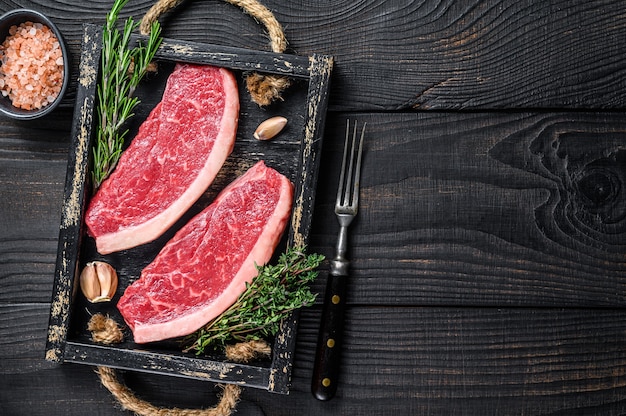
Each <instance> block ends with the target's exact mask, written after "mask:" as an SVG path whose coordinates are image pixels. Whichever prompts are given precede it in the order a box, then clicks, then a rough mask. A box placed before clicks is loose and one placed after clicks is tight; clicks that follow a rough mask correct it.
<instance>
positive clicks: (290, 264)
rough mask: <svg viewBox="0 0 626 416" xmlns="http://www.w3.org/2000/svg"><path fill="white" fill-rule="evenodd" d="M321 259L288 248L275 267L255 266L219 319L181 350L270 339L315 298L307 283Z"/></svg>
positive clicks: (199, 351) (189, 339) (314, 273)
mask: <svg viewBox="0 0 626 416" xmlns="http://www.w3.org/2000/svg"><path fill="white" fill-rule="evenodd" d="M323 260H324V256H323V255H320V254H308V255H307V254H305V250H304V249H303V248H288V249H287V251H286V252H285V253H283V254H281V255H280V257H279V259H278V262H277V264H275V265H265V266H260V267H259V266H258V267H257V270H258V275H257V276H256V277H255V278H254V279H253V280H252V282H251V283H250V284H247V285H246V290H245V291H244V292H243V293H242V294H241V295H240V296H239V298H238V299H237V301H235V303H234V304H233V305H231V306H230V307H229V308H228V309H227V310H226V311H224V312H223V313H222V314H221V315H220V316H218V317H217V318H215V319H213V320H212V321H211V322H209V323H208V324H206V325H205V326H204V327H203V328H201V329H199V330H198V331H196V332H195V333H193V334H191V335H190V336H188V337H187V338H186V339H185V340H184V343H185V345H188V346H187V347H186V348H185V349H184V351H185V352H189V351H195V352H196V353H197V354H202V353H204V352H205V351H206V350H207V349H209V348H218V347H223V346H224V345H225V344H226V343H227V342H228V341H237V342H242V341H248V340H259V339H261V338H266V337H270V336H274V335H275V334H276V333H277V332H278V330H279V327H280V322H281V320H282V319H283V318H285V317H286V316H288V315H289V313H291V312H292V311H294V310H296V309H299V308H301V307H303V306H310V305H312V304H313V302H314V301H315V298H316V296H317V295H316V294H313V293H311V290H310V288H309V284H310V283H311V282H312V281H313V280H315V278H316V277H317V275H318V272H317V270H316V269H317V267H318V266H319V265H320V264H321V262H322V261H323Z"/></svg>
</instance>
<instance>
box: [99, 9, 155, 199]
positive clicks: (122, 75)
mask: <svg viewBox="0 0 626 416" xmlns="http://www.w3.org/2000/svg"><path fill="white" fill-rule="evenodd" d="M126 3H128V0H115V2H114V3H113V6H112V8H111V10H110V11H109V13H108V15H107V19H106V23H105V25H104V28H103V31H102V57H101V64H100V65H101V67H100V70H101V75H100V82H99V84H98V89H97V94H98V133H97V134H98V136H97V141H96V145H95V146H94V148H93V156H94V166H93V170H92V179H93V186H94V190H95V189H97V188H98V187H99V186H100V184H102V182H103V181H104V180H105V179H106V178H107V177H108V176H109V174H110V173H111V172H112V171H113V169H115V166H116V165H117V161H118V160H119V158H120V155H121V153H122V148H123V146H124V140H125V138H126V134H127V133H128V130H127V129H126V130H122V128H123V126H124V123H125V122H126V121H128V119H129V118H131V117H132V116H133V115H134V114H133V111H134V108H135V107H136V106H137V104H138V103H139V100H138V99H137V97H135V96H134V93H135V89H136V88H137V85H138V84H139V81H141V79H142V78H143V76H144V75H145V74H146V71H147V69H148V66H149V64H150V62H151V61H152V59H153V58H154V54H155V53H156V51H157V49H158V47H159V45H160V44H161V40H162V39H161V37H160V35H161V26H160V24H159V22H158V21H156V22H154V23H153V24H152V27H151V30H150V36H149V37H148V40H147V42H146V44H145V45H144V44H143V43H138V44H137V45H136V46H134V47H130V41H131V35H132V32H133V31H134V30H135V29H136V28H137V27H138V26H139V23H135V22H134V20H133V19H132V18H130V17H129V18H128V19H127V20H126V22H125V23H124V27H123V30H122V31H120V30H119V29H118V28H117V21H118V16H119V13H120V11H121V9H122V8H123V7H124V6H125V5H126Z"/></svg>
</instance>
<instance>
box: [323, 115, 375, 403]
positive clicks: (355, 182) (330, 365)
mask: <svg viewBox="0 0 626 416" xmlns="http://www.w3.org/2000/svg"><path fill="white" fill-rule="evenodd" d="M365 126H366V124H363V128H362V130H361V134H360V137H359V136H358V128H357V122H355V123H354V127H353V128H352V131H351V129H350V120H348V121H347V125H346V140H345V144H344V149H343V160H342V162H341V174H340V176H339V187H338V189H337V200H336V202H335V214H336V215H337V220H338V221H339V235H338V237H337V246H336V249H335V257H334V258H333V259H332V260H331V262H330V275H329V276H328V282H327V285H326V294H325V298H324V310H323V312H322V321H321V324H320V332H319V337H318V343H317V351H316V357H315V368H314V369H313V381H312V386H311V391H312V392H313V395H314V396H315V397H316V398H317V399H319V400H329V399H331V398H332V397H333V396H334V395H335V393H336V391H337V381H338V380H337V378H338V375H339V367H340V355H341V346H342V343H343V342H342V341H343V338H342V335H343V317H344V310H345V293H346V280H347V279H348V275H349V274H348V270H349V266H350V262H349V261H348V259H346V252H347V249H348V227H349V226H350V223H352V220H353V219H354V217H355V216H356V214H357V212H358V208H359V187H360V182H361V158H362V154H363V138H364V137H365ZM350 136H352V140H350ZM350 142H351V145H349V144H350Z"/></svg>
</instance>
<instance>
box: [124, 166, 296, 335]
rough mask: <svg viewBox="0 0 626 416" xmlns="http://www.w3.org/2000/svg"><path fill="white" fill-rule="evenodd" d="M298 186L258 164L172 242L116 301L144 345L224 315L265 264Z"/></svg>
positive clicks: (285, 219)
mask: <svg viewBox="0 0 626 416" xmlns="http://www.w3.org/2000/svg"><path fill="white" fill-rule="evenodd" d="M292 198H293V185H292V184H291V182H290V181H289V179H287V178H286V177H285V176H283V175H282V174H280V173H278V172H277V171H276V170H274V169H272V168H269V167H267V166H266V165H265V163H264V162H262V161H261V162H257V163H256V164H255V165H254V166H253V167H251V168H250V169H249V170H248V171H247V172H246V173H245V174H244V175H242V176H240V177H239V178H237V179H236V180H235V181H233V182H232V183H231V184H229V185H228V186H227V187H226V188H224V190H223V191H222V192H221V193H220V194H219V195H218V196H217V198H216V199H215V201H214V202H213V203H212V204H211V205H209V206H208V207H207V208H205V209H204V210H203V211H202V212H201V213H199V214H198V215H196V216H195V217H194V218H192V219H191V220H190V222H189V223H187V224H186V225H185V226H184V227H183V228H181V229H180V230H179V231H178V232H177V233H176V235H175V236H174V237H173V238H172V239H171V240H170V241H169V242H168V243H167V244H166V245H165V247H164V248H163V249H162V250H161V252H160V253H159V254H158V255H157V257H156V258H155V259H154V261H153V262H152V263H150V264H149V265H148V266H146V268H145V269H144V270H143V271H142V273H141V277H140V278H139V279H138V280H137V281H135V282H134V283H133V284H131V285H130V286H129V287H128V288H127V289H126V291H125V292H124V295H123V296H122V297H121V299H120V300H119V302H118V304H117V307H118V309H119V310H120V312H121V313H122V316H123V317H124V320H125V321H126V323H127V324H128V325H129V326H130V328H131V329H132V331H133V335H134V339H135V342H138V343H145V342H151V341H158V340H163V339H167V338H174V337H178V336H183V335H188V334H190V333H192V332H193V331H195V330H197V329H199V328H200V327H202V326H203V325H204V324H206V323H207V322H209V321H210V320H211V319H213V318H215V317H216V316H218V315H220V314H221V313H222V312H223V311H224V310H226V309H227V308H228V307H229V306H230V305H232V304H233V303H234V302H235V300H236V299H237V297H238V296H239V295H240V294H241V293H242V292H243V291H244V290H245V287H246V282H250V281H251V280H252V279H253V278H254V277H255V276H256V275H257V270H256V266H255V265H259V266H260V265H263V264H266V263H267V262H268V261H269V260H270V258H271V257H272V253H273V252H274V249H275V248H276V246H277V245H278V242H279V240H280V238H281V235H282V234H283V231H284V229H285V226H286V224H287V221H288V219H289V217H290V213H291V204H292Z"/></svg>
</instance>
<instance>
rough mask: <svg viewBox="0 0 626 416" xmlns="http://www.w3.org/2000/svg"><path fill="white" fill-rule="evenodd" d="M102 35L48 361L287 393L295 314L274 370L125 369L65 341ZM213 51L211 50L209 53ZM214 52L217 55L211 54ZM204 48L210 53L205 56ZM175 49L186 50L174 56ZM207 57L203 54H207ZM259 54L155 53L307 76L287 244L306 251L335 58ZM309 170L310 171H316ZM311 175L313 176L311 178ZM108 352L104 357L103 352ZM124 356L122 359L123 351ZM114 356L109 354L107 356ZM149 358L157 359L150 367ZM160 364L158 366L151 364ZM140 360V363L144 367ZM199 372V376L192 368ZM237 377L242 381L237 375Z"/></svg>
mask: <svg viewBox="0 0 626 416" xmlns="http://www.w3.org/2000/svg"><path fill="white" fill-rule="evenodd" d="M100 30H101V29H100V28H99V27H97V26H95V25H89V24H87V25H84V30H83V41H82V50H81V59H80V63H79V76H78V88H77V95H76V104H75V109H74V123H73V125H72V132H71V142H70V149H69V156H68V170H67V175H66V181H65V191H64V199H63V206H62V214H61V224H60V229H59V244H58V254H57V261H56V268H55V275H54V285H53V291H52V300H51V307H50V318H49V325H48V336H47V340H46V351H45V358H46V360H48V361H53V362H78V363H83V364H91V365H107V366H111V367H114V368H125V369H129V370H137V371H146V372H154V373H159V374H168V375H175V376H181V377H191V378H196V379H200V380H211V381H215V382H220V383H224V382H226V383H235V384H243V385H247V386H251V387H256V388H262V389H266V390H268V391H271V392H275V393H282V394H287V393H288V392H289V387H290V383H291V371H292V366H293V355H294V350H295V341H296V340H295V338H296V333H297V324H298V319H297V316H298V313H297V312H296V313H294V314H292V315H291V316H290V317H289V318H288V319H285V320H284V321H283V322H282V323H281V329H280V330H279V333H278V334H277V335H276V338H275V342H274V348H273V353H272V362H271V366H270V367H269V368H265V367H257V369H258V371H257V370H256V369H255V370H254V371H251V368H252V367H251V366H249V365H239V364H234V363H229V364H228V368H229V369H230V371H229V373H231V374H233V375H235V376H224V373H223V372H217V373H215V372H213V371H206V370H202V369H206V368H223V367H222V366H224V363H223V362H220V361H211V360H206V359H204V360H200V359H193V358H189V359H185V360H183V362H185V363H186V364H187V366H186V368H185V370H181V367H180V366H169V367H168V366H163V365H160V364H159V365H157V364H154V365H149V364H146V363H148V362H153V363H154V362H160V363H161V364H163V363H164V362H166V361H168V360H169V361H171V357H170V356H168V355H162V356H161V357H158V354H157V356H156V357H155V356H154V355H153V356H151V357H150V356H143V355H141V354H137V353H136V352H131V353H128V350H126V353H127V354H129V355H132V356H133V358H134V359H137V358H138V357H144V358H146V357H150V358H146V360H147V361H142V360H141V359H139V360H137V365H128V362H127V363H126V364H121V363H120V361H119V360H116V359H111V357H109V358H106V357H107V353H106V352H107V349H106V348H107V347H94V346H93V345H92V344H82V343H76V342H68V341H67V336H68V330H69V325H70V320H71V310H72V302H73V299H74V297H75V295H76V291H77V285H76V284H75V282H76V280H77V275H78V259H79V252H80V247H81V242H82V238H83V235H84V228H83V227H84V224H83V221H82V218H83V214H84V209H85V201H86V189H85V188H86V186H85V185H86V183H87V175H88V172H87V169H86V166H88V160H89V152H90V149H91V147H90V141H91V138H92V128H93V109H94V106H95V102H94V101H95V96H96V85H97V79H98V74H97V71H96V70H95V68H99V59H100V52H101V46H100V45H101V35H102V34H101V31H100ZM207 48H208V49H207ZM213 49H214V51H213ZM207 50H209V51H208V52H207ZM176 51H179V52H180V51H183V52H184V53H183V55H182V56H181V55H177V54H176V53H175V52H176ZM202 51H203V52H202ZM253 56H255V53H254V51H250V50H244V49H238V48H225V47H221V46H215V45H198V44H194V43H191V42H178V41H175V40H170V39H165V40H164V42H163V46H162V47H161V48H160V49H159V52H158V53H157V58H160V59H177V60H185V61H188V62H194V63H205V64H213V65H218V66H226V67H229V68H233V69H241V70H244V71H245V70H257V71H260V72H267V73H274V74H282V75H287V76H293V77H297V78H307V79H308V80H309V83H308V92H307V102H306V110H305V111H306V114H305V120H306V124H305V129H304V130H305V131H304V132H303V143H302V146H301V147H300V155H299V166H298V172H299V174H300V175H301V176H302V177H301V178H300V180H298V181H296V189H295V195H294V209H293V213H292V218H291V227H290V233H289V236H288V244H297V245H306V244H307V242H308V237H309V230H310V226H311V220H312V214H313V207H314V203H315V192H310V190H311V189H313V190H315V189H316V186H317V174H318V170H319V164H320V156H321V146H322V141H323V132H324V121H325V113H326V108H327V105H328V95H329V91H328V90H329V87H330V75H331V71H332V67H333V59H332V57H329V56H324V55H313V56H311V57H306V58H304V57H298V56H289V55H281V54H273V53H269V52H261V53H259V56H262V57H263V59H262V61H263V62H255V63H250V62H248V61H247V60H248V59H250V58H252V57H253ZM311 169H312V170H311ZM310 172H313V173H314V174H310ZM103 351H104V353H103ZM117 352H118V353H119V354H125V352H124V351H122V350H118V351H117ZM109 355H110V354H109ZM151 360H152V361H151ZM154 360H156V361H154ZM142 362H143V364H142ZM194 367H195V369H196V370H198V371H195V372H194V371H191V370H194ZM237 375H239V376H237Z"/></svg>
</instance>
